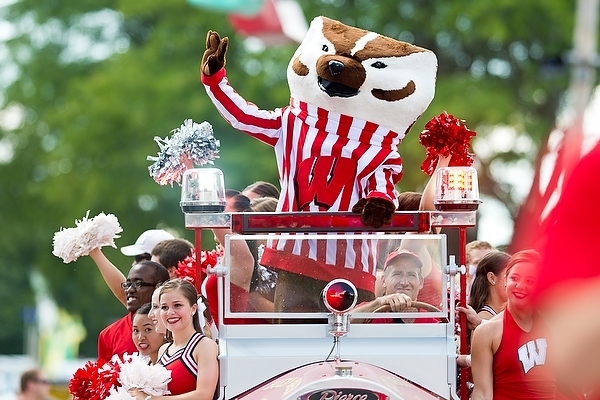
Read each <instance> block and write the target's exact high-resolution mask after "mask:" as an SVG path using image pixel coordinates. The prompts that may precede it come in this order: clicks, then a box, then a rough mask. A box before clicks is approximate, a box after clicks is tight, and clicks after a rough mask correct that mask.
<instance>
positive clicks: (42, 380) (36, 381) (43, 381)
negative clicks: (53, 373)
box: [33, 379, 51, 385]
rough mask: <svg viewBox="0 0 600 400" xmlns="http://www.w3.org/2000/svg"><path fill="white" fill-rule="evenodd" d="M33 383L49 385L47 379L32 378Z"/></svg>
mask: <svg viewBox="0 0 600 400" xmlns="http://www.w3.org/2000/svg"><path fill="white" fill-rule="evenodd" d="M33 381H34V382H35V383H41V384H42V385H50V384H51V382H50V381H49V380H48V379H34V380H33Z"/></svg>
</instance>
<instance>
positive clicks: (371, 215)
mask: <svg viewBox="0 0 600 400" xmlns="http://www.w3.org/2000/svg"><path fill="white" fill-rule="evenodd" d="M395 211H396V206H395V205H394V203H392V202H391V201H390V200H387V199H382V198H380V197H371V198H367V199H360V200H359V201H358V202H357V203H356V204H355V205H354V207H352V212H354V213H360V220H361V222H362V223H363V225H366V226H370V227H373V228H381V226H382V225H384V224H390V223H391V222H392V218H393V216H394V212H395Z"/></svg>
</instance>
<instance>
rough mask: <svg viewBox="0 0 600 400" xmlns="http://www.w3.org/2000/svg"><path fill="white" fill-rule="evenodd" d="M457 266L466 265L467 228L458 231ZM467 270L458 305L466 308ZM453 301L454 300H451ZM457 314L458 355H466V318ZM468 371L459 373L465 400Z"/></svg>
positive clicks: (461, 277) (461, 395) (467, 393)
mask: <svg viewBox="0 0 600 400" xmlns="http://www.w3.org/2000/svg"><path fill="white" fill-rule="evenodd" d="M458 265H459V266H463V265H464V266H466V265H467V228H466V227H464V226H461V227H460V228H459V229H458ZM468 273H469V269H468V267H467V269H466V271H465V273H464V274H460V275H459V276H460V305H461V306H462V307H467V274H468ZM451 301H454V299H451ZM458 314H459V325H460V354H467V329H468V328H467V317H466V315H465V313H462V312H461V313H458ZM469 376H470V374H469V369H467V368H463V369H462V371H461V373H460V398H461V399H464V400H467V399H468V398H469V388H468V387H467V381H468V379H469Z"/></svg>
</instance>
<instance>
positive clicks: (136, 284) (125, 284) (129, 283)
mask: <svg viewBox="0 0 600 400" xmlns="http://www.w3.org/2000/svg"><path fill="white" fill-rule="evenodd" d="M142 286H148V287H156V285H155V284H154V283H148V282H144V281H125V282H123V283H121V287H122V288H123V289H129V288H130V287H132V288H134V289H139V288H141V287H142Z"/></svg>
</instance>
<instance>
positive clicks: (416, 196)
mask: <svg viewBox="0 0 600 400" xmlns="http://www.w3.org/2000/svg"><path fill="white" fill-rule="evenodd" d="M420 204H421V193H417V192H402V193H400V194H399V195H398V208H397V209H396V210H398V211H419V205H420Z"/></svg>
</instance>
